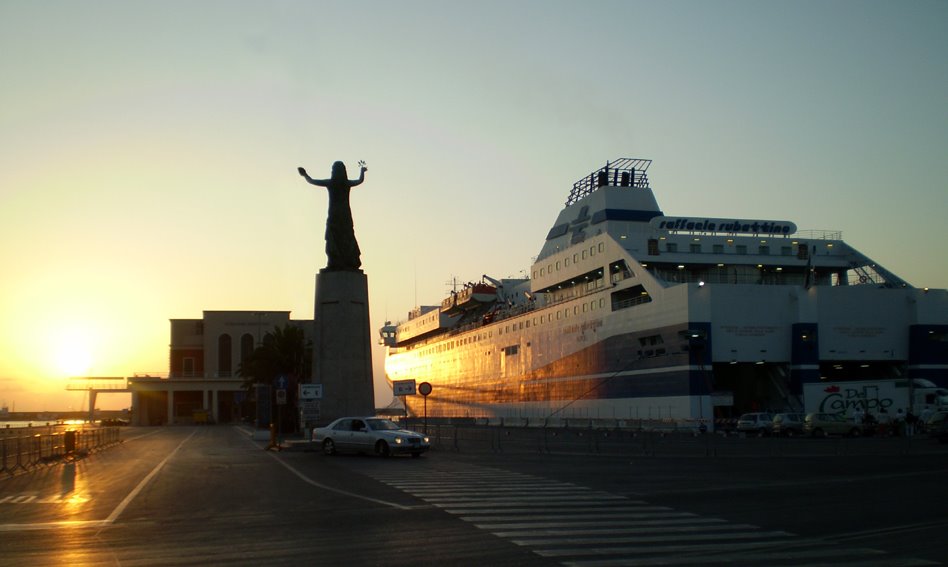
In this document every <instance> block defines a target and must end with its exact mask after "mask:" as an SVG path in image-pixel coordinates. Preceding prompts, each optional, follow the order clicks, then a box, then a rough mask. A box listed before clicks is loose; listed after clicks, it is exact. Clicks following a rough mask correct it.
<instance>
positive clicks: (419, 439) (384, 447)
mask: <svg viewBox="0 0 948 567" xmlns="http://www.w3.org/2000/svg"><path fill="white" fill-rule="evenodd" d="M313 443H317V444H319V445H320V446H321V447H322V448H323V452H324V453H325V454H327V455H335V454H336V453H342V452H346V453H375V454H376V455H380V456H382V457H388V456H389V455H397V454H402V453H408V454H410V455H411V456H412V457H420V456H421V454H422V453H424V452H425V451H427V450H428V449H430V448H431V444H430V442H429V439H428V437H427V436H425V435H422V434H421V433H416V432H414V431H408V430H407V429H402V428H401V427H400V426H399V425H398V424H397V423H394V422H392V421H389V420H387V419H382V418H378V417H340V418H339V419H337V420H336V421H334V422H332V423H330V424H329V425H327V426H326V427H320V428H317V429H314V430H313Z"/></svg>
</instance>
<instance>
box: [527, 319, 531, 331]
mask: <svg viewBox="0 0 948 567" xmlns="http://www.w3.org/2000/svg"><path fill="white" fill-rule="evenodd" d="M527 328H528V329H529V328H530V320H529V319H527Z"/></svg>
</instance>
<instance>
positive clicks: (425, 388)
mask: <svg viewBox="0 0 948 567" xmlns="http://www.w3.org/2000/svg"><path fill="white" fill-rule="evenodd" d="M418 393H419V394H421V395H422V396H427V395H428V394H430V393H431V384H429V383H427V382H422V383H421V384H418Z"/></svg>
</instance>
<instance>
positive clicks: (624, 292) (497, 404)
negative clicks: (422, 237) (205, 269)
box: [380, 158, 948, 423]
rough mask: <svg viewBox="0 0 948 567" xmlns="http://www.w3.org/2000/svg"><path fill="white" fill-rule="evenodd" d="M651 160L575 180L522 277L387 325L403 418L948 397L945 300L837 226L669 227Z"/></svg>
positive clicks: (654, 413)
mask: <svg viewBox="0 0 948 567" xmlns="http://www.w3.org/2000/svg"><path fill="white" fill-rule="evenodd" d="M650 165H651V161H650V160H646V159H632V158H623V159H618V160H615V161H611V162H607V163H606V165H605V166H604V167H601V168H599V169H597V170H594V171H592V172H591V173H590V174H588V175H585V176H583V177H582V178H580V179H579V180H578V181H576V182H575V183H574V184H573V186H572V189H571V191H570V192H569V196H568V198H567V199H566V203H565V207H564V208H563V210H562V211H561V212H560V214H559V216H558V217H557V218H556V220H555V222H554V223H553V225H552V228H550V231H549V233H548V234H547V235H546V240H545V241H544V243H543V246H542V248H541V250H540V253H539V255H538V256H537V258H536V261H535V262H534V264H533V266H532V268H531V277H530V278H525V279H495V278H492V277H490V276H489V275H484V276H483V278H482V279H481V280H480V281H475V282H470V283H469V284H467V285H465V286H464V287H463V289H460V290H455V291H453V292H452V293H451V294H450V295H449V296H448V297H446V298H443V300H442V301H441V302H440V303H439V304H436V305H430V306H422V307H417V308H415V309H413V310H412V311H411V313H409V315H408V319H407V320H405V321H403V322H400V323H398V324H391V323H386V325H385V326H384V327H383V328H382V329H381V331H380V334H381V340H380V342H381V343H382V344H384V345H385V346H386V358H385V373H386V378H387V380H388V381H389V382H390V383H394V382H396V381H402V380H414V381H415V382H416V383H421V382H428V383H429V384H430V385H431V392H430V395H428V396H427V397H426V399H425V400H423V398H422V396H406V397H405V403H406V405H407V409H408V411H409V413H410V414H411V415H421V413H422V411H427V415H428V416H433V417H436V416H441V417H468V418H498V417H500V418H507V417H512V418H528V419H541V420H542V419H570V418H578V419H590V420H596V419H600V420H620V419H622V420H646V419H651V420H673V421H675V422H692V423H701V422H710V421H711V420H713V419H714V418H723V417H731V416H735V415H737V414H740V413H742V412H746V411H753V410H760V411H764V410H770V411H790V410H800V409H801V408H802V391H803V385H804V384H806V383H810V382H816V381H820V380H834V381H839V380H845V379H863V380H865V379H881V378H896V377H903V378H906V377H912V378H924V379H928V380H930V381H932V382H934V383H935V384H938V385H939V386H948V290H943V289H937V290H936V289H927V288H924V289H923V288H915V287H913V286H911V285H909V284H908V283H907V282H906V281H905V280H903V279H902V278H900V277H899V276H897V275H896V274H894V273H892V272H891V271H889V270H887V269H885V268H884V267H882V266H880V265H879V264H877V263H876V262H874V261H873V260H871V259H870V258H869V257H867V256H866V255H864V254H863V253H861V252H859V251H858V250H856V249H855V248H853V247H852V246H850V245H849V244H847V243H846V242H844V241H843V240H842V237H841V234H840V233H839V232H828V231H799V230H797V226H796V225H795V224H794V223H793V222H790V221H786V220H775V219H771V218H749V219H736V218H707V217H700V216H668V215H666V214H665V213H664V212H663V211H662V209H661V208H659V205H658V202H657V201H656V198H655V195H654V193H653V191H652V188H651V184H650V180H649V172H648V170H649V166H650ZM423 404H424V405H423ZM423 407H424V410H423V409H422V408H423Z"/></svg>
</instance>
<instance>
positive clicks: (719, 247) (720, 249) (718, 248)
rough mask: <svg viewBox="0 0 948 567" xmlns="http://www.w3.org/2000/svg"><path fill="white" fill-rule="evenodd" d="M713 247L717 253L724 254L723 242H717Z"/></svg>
mask: <svg viewBox="0 0 948 567" xmlns="http://www.w3.org/2000/svg"><path fill="white" fill-rule="evenodd" d="M711 249H712V250H713V251H714V253H715V254H724V245H723V244H715V245H713V246H712V247H711Z"/></svg>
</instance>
